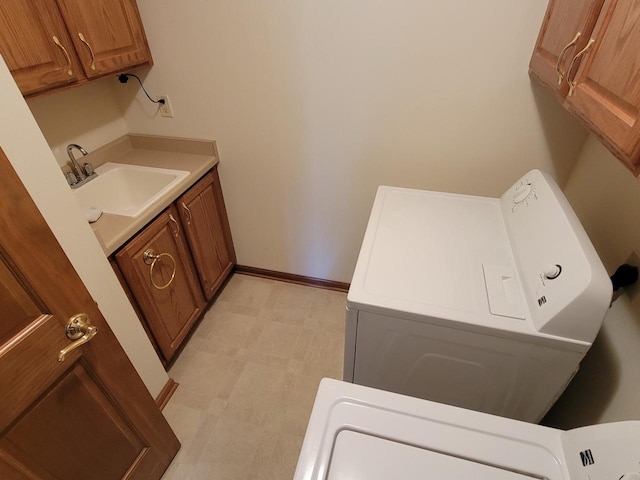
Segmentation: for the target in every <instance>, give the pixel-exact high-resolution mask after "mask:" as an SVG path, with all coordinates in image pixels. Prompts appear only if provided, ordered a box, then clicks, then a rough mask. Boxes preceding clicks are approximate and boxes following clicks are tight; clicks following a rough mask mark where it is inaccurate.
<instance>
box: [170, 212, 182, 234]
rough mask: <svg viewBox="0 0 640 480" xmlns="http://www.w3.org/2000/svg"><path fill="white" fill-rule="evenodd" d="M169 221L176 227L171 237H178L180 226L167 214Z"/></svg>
mask: <svg viewBox="0 0 640 480" xmlns="http://www.w3.org/2000/svg"><path fill="white" fill-rule="evenodd" d="M169 220H171V221H172V222H173V223H174V224H175V225H176V229H175V231H174V232H173V235H174V236H175V237H177V236H178V235H180V224H179V223H178V221H177V220H176V219H175V218H173V215H172V214H171V213H170V214H169Z"/></svg>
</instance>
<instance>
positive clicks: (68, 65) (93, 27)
mask: <svg viewBox="0 0 640 480" xmlns="http://www.w3.org/2000/svg"><path fill="white" fill-rule="evenodd" d="M0 53H1V54H2V56H3V57H4V59H5V61H6V62H7V66H8V67H9V70H10V71H11V73H12V74H13V77H14V79H15V81H16V83H17V84H18V87H19V88H20V91H21V92H22V94H23V95H24V96H33V95H36V94H39V93H43V92H48V91H51V90H53V89H59V88H63V87H69V86H73V85H81V84H83V83H86V82H87V81H88V80H89V79H92V78H96V77H100V76H104V75H106V74H109V73H117V72H122V71H124V70H126V69H128V68H131V67H135V66H140V65H151V64H152V63H153V60H152V58H151V52H150V50H149V46H148V44H147V39H146V36H145V33H144V28H143V26H142V21H141V19H140V14H139V12H138V7H137V5H136V2H135V0H91V1H86V0H31V1H28V2H25V1H24V0H3V1H2V2H0Z"/></svg>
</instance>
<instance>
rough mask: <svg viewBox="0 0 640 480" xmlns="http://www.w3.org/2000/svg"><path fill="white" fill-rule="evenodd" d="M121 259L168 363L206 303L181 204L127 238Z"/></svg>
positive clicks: (149, 329) (150, 330) (124, 273)
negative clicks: (180, 215) (182, 220)
mask: <svg viewBox="0 0 640 480" xmlns="http://www.w3.org/2000/svg"><path fill="white" fill-rule="evenodd" d="M145 253H146V254H145ZM115 259H116V263H117V265H118V267H119V269H120V271H121V273H122V276H123V277H124V280H125V281H126V286H127V287H128V289H129V290H130V292H131V294H132V297H133V298H134V299H135V302H136V303H137V306H138V308H139V310H140V313H141V314H142V316H143V317H144V321H145V323H146V325H145V326H146V327H147V332H148V333H150V335H151V336H152V338H151V339H152V341H154V342H155V344H156V346H157V347H158V348H159V350H160V352H161V354H162V357H163V360H164V361H165V363H166V362H170V361H171V360H172V359H173V356H174V354H175V353H176V352H177V351H178V349H179V348H180V346H181V345H182V342H183V340H184V339H185V338H186V336H187V335H188V334H189V332H190V330H191V327H192V326H193V325H194V324H195V322H196V320H198V318H199V317H200V314H201V313H202V311H203V308H204V306H205V300H204V297H203V295H202V291H201V289H200V285H199V283H198V279H197V278H196V275H195V269H194V267H193V264H192V260H191V255H190V253H189V249H188V245H187V242H186V239H185V238H184V234H183V231H182V229H181V225H180V223H179V220H178V213H177V212H176V209H175V206H173V205H172V206H170V207H169V208H168V209H167V210H165V211H164V212H163V213H161V214H160V215H159V216H158V217H157V218H156V219H155V220H154V221H153V222H151V223H150V224H149V225H148V226H147V227H146V228H145V229H144V230H142V232H140V233H139V234H138V235H137V236H136V237H135V238H134V239H133V240H131V241H130V242H129V243H127V244H126V245H125V246H124V247H123V248H122V249H121V250H120V251H119V252H118V253H116V255H115Z"/></svg>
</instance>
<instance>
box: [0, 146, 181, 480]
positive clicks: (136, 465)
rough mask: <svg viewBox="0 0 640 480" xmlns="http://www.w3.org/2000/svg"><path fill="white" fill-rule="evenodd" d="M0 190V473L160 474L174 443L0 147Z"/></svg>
mask: <svg viewBox="0 0 640 480" xmlns="http://www.w3.org/2000/svg"><path fill="white" fill-rule="evenodd" d="M0 189H1V191H2V192H3V201H2V202H0V224H1V225H3V228H1V229H0V292H1V293H0V302H2V303H0V311H2V312H3V314H2V317H3V318H2V320H3V321H2V322H0V323H3V324H4V325H3V327H2V328H0V342H1V343H0V392H2V401H1V402H0V478H2V479H3V480H5V479H7V480H13V479H21V478H29V479H31V480H33V479H59V480H84V479H87V478H92V479H93V478H96V479H105V480H107V479H108V480H112V479H119V478H131V479H137V478H140V479H143V478H144V479H159V478H160V477H161V476H162V473H163V472H164V470H165V469H166V468H167V466H168V465H169V463H170V462H171V459H172V458H173V456H174V455H175V454H176V452H177V450H178V448H179V443H178V440H177V438H176V437H175V435H174V434H173V432H172V431H171V428H170V427H169V425H168V423H167V422H166V420H165V419H164V417H163V416H162V413H161V412H160V410H159V409H158V407H157V405H156V404H155V401H154V400H153V398H152V397H151V395H150V394H149V392H148V390H147V389H146V388H145V386H144V384H143V383H142V380H141V379H140V377H139V376H138V374H137V373H136V371H135V369H134V368H133V365H131V362H130V361H129V359H128V357H127V356H126V354H125V353H124V351H123V350H122V347H121V346H120V344H119V343H118V341H117V340H116V338H115V336H114V335H113V333H112V332H111V330H110V328H109V326H108V325H107V323H106V322H105V320H104V318H103V317H102V314H101V313H100V310H99V309H98V306H97V305H96V303H95V302H94V301H93V299H92V298H91V296H90V295H89V292H88V291H87V289H86V287H85V286H84V284H83V283H82V281H81V280H80V278H79V277H78V275H77V273H76V272H75V270H74V269H73V266H72V265H71V263H70V262H69V260H68V259H67V258H66V256H65V255H64V253H63V251H62V249H61V248H60V245H59V244H58V243H57V241H56V239H55V237H54V236H53V234H52V233H51V231H50V230H49V228H48V227H47V225H46V223H45V222H44V220H43V218H42V216H41V215H40V213H39V212H38V210H37V208H36V206H35V205H34V204H33V201H32V200H31V198H30V197H29V196H28V194H27V192H26V190H25V189H24V187H23V186H22V184H21V183H20V180H19V179H18V177H17V175H16V174H15V172H14V171H13V169H12V167H11V165H10V163H9V162H8V160H7V159H6V157H5V156H4V154H3V153H2V151H1V150H0ZM79 312H84V313H86V314H87V315H88V316H89V318H90V319H91V322H92V325H94V326H96V327H97V328H98V334H97V335H96V336H95V337H94V338H92V339H91V340H90V341H89V342H88V343H86V344H84V345H82V346H81V347H79V348H77V349H75V350H74V351H72V352H71V353H69V354H68V355H67V357H66V359H65V360H64V361H58V354H59V352H60V350H61V349H62V348H65V347H67V346H68V345H69V344H70V343H71V340H69V339H68V338H67V336H66V335H65V325H66V322H67V319H69V318H70V317H71V316H72V315H74V314H76V313H79ZM5 319H6V321H5Z"/></svg>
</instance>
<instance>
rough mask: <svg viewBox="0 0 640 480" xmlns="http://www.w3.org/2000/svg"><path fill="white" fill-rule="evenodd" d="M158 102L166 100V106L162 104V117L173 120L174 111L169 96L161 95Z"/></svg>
mask: <svg viewBox="0 0 640 480" xmlns="http://www.w3.org/2000/svg"><path fill="white" fill-rule="evenodd" d="M158 100H164V104H162V103H161V104H160V115H162V116H163V117H169V118H173V109H172V108H171V102H170V101H169V95H160V96H159V97H158Z"/></svg>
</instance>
